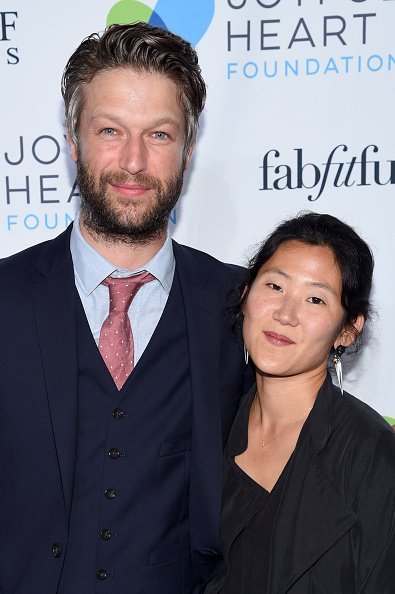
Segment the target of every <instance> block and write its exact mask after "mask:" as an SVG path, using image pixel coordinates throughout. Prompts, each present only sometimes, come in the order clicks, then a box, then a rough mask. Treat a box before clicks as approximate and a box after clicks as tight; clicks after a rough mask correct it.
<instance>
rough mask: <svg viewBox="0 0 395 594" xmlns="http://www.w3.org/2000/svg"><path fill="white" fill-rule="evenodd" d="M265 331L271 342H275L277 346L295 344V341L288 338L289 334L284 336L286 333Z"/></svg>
mask: <svg viewBox="0 0 395 594" xmlns="http://www.w3.org/2000/svg"><path fill="white" fill-rule="evenodd" d="M263 333H264V335H265V336H266V338H267V340H268V341H269V342H270V344H274V345H276V346H289V345H291V344H295V341H293V340H291V339H290V338H288V336H284V334H277V332H269V331H264V332H263Z"/></svg>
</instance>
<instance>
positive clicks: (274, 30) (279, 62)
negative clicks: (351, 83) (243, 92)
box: [224, 0, 395, 80]
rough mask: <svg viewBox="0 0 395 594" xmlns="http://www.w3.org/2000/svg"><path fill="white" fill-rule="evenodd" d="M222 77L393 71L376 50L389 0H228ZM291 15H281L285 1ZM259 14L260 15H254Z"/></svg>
mask: <svg viewBox="0 0 395 594" xmlns="http://www.w3.org/2000/svg"><path fill="white" fill-rule="evenodd" d="M226 2H227V10H226V14H227V18H228V20H227V22H226V37H225V40H224V41H225V44H224V46H225V47H224V49H226V53H227V63H226V73H225V74H226V78H227V79H228V80H232V79H240V78H242V79H247V80H252V79H276V78H288V79H294V78H296V77H316V76H334V75H350V74H354V75H355V74H365V73H372V74H373V73H376V72H380V71H391V70H393V69H395V54H391V53H388V52H387V53H385V52H384V51H383V52H380V40H381V32H380V29H381V28H382V23H383V22H384V23H385V22H387V21H388V19H389V18H391V17H392V18H393V14H394V13H393V12H392V14H389V11H390V10H392V11H393V8H394V6H393V4H392V6H391V0H343V1H342V3H341V4H340V6H341V8H340V10H338V11H337V12H336V13H335V14H334V9H333V0H226ZM285 3H287V5H288V7H289V4H291V3H292V9H293V14H294V15H295V12H296V13H297V14H296V16H293V17H292V19H291V17H289V13H288V15H287V18H285V15H286V13H285V11H284V5H285ZM257 14H258V16H257Z"/></svg>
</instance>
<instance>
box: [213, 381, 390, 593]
mask: <svg viewBox="0 0 395 594" xmlns="http://www.w3.org/2000/svg"><path fill="white" fill-rule="evenodd" d="M246 404H248V402H246V400H245V401H244V402H242V403H241V408H242V409H243V408H246ZM240 412H241V413H243V412H244V413H246V414H248V411H242V410H241V411H240ZM256 503H257V501H254V500H253V499H252V501H251V504H250V507H249V510H248V517H246V518H243V522H242V523H241V524H240V525H239V526H238V528H237V527H236V529H234V527H233V529H232V533H230V530H227V527H226V526H224V529H223V539H224V550H229V548H230V546H231V542H232V540H233V539H234V538H235V537H236V535H237V534H238V533H239V532H240V531H241V530H242V529H243V527H244V525H245V522H246V521H248V518H249V517H251V516H252V515H253V514H254V512H255V509H254V506H255V504H256ZM225 563H227V559H225ZM216 582H217V580H214V581H213V582H212V583H211V584H210V585H209V586H208V588H207V590H206V592H207V593H208V592H218V591H220V588H218V587H216ZM267 592H268V594H286V593H287V594H394V593H395V433H394V432H393V431H392V429H391V427H390V426H389V425H388V424H387V423H386V422H385V421H384V420H383V419H382V418H381V417H380V416H379V415H378V413H376V412H375V411H374V410H373V409H371V408H370V407H369V406H368V405H366V404H364V403H362V402H361V401H359V400H357V399H356V398H354V397H353V396H351V395H350V394H347V393H346V392H345V393H344V395H343V396H342V395H341V393H340V390H339V389H338V388H336V387H334V386H333V384H332V381H331V379H330V376H329V374H328V376H327V378H326V381H325V383H324V385H323V386H322V387H321V389H320V391H319V394H318V397H317V399H316V401H315V404H314V407H313V409H312V411H311V413H310V415H309V418H308V419H307V421H306V423H305V424H304V427H303V429H302V431H301V434H300V436H299V440H298V444H297V446H296V449H295V451H294V454H293V456H292V457H291V460H290V463H289V470H288V472H287V474H286V483H285V487H284V492H283V495H282V499H281V502H280V505H279V508H278V512H277V516H276V520H275V524H274V528H273V535H272V546H271V553H270V563H269V575H268V587H267ZM243 594H256V593H255V592H248V593H247V592H245V593H244V592H243Z"/></svg>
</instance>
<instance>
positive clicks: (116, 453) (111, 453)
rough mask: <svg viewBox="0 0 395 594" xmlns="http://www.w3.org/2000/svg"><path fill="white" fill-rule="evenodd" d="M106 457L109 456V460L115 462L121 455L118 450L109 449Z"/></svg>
mask: <svg viewBox="0 0 395 594" xmlns="http://www.w3.org/2000/svg"><path fill="white" fill-rule="evenodd" d="M108 455H109V456H110V458H111V460H116V459H117V458H119V456H120V455H121V452H120V451H119V450H118V448H110V449H109V450H108Z"/></svg>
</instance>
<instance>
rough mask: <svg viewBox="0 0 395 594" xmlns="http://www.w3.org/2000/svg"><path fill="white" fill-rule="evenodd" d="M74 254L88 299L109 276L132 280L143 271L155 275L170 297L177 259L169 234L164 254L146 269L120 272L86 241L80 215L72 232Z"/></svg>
mask: <svg viewBox="0 0 395 594" xmlns="http://www.w3.org/2000/svg"><path fill="white" fill-rule="evenodd" d="M70 250H71V256H72V258H73V266H74V273H75V276H76V279H77V281H78V283H79V285H80V287H81V289H82V290H83V292H84V294H85V295H90V294H91V293H92V292H93V291H94V290H95V289H96V288H97V287H98V286H99V285H100V284H101V282H102V281H103V280H104V279H105V278H106V277H107V276H110V275H111V274H113V273H115V272H117V273H118V274H117V276H130V275H132V274H137V273H138V272H141V271H142V270H146V271H147V272H149V273H151V274H152V275H153V276H154V277H155V278H156V279H157V280H158V281H159V282H160V284H161V285H162V287H163V289H164V291H166V293H167V294H169V293H170V289H171V285H172V282H173V276H174V270H175V258H174V253H173V243H172V240H171V237H170V236H169V234H167V237H166V240H165V243H164V244H163V246H162V247H161V248H160V250H159V251H158V252H157V253H156V254H155V256H154V257H153V258H152V259H151V260H150V261H149V262H147V263H146V264H144V266H140V267H139V268H138V269H136V270H126V269H124V268H120V269H118V268H117V267H116V266H114V264H111V262H109V261H108V260H106V259H105V258H103V256H101V255H100V254H99V253H98V252H97V251H96V250H95V249H93V247H92V246H90V245H89V243H87V241H86V240H85V239H84V238H83V236H82V233H81V230H80V225H79V215H77V216H76V217H75V221H74V225H73V228H72V231H71V236H70Z"/></svg>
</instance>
